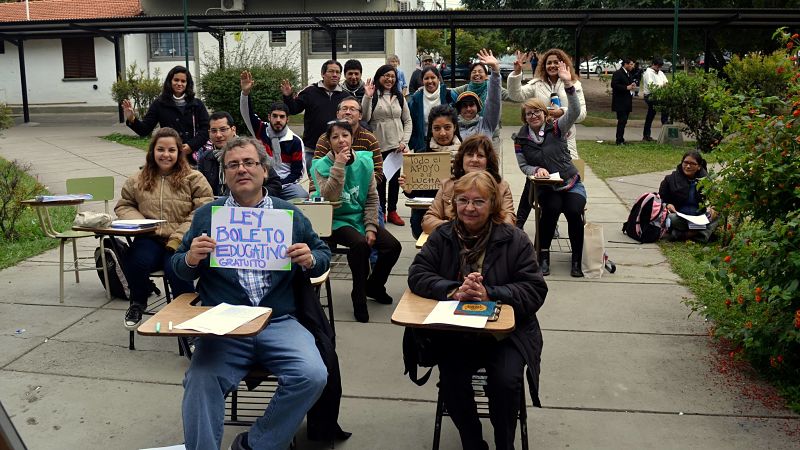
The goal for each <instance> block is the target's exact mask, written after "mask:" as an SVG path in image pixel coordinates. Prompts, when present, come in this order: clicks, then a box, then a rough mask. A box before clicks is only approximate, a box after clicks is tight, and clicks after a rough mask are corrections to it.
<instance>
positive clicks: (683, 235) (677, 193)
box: [658, 150, 719, 242]
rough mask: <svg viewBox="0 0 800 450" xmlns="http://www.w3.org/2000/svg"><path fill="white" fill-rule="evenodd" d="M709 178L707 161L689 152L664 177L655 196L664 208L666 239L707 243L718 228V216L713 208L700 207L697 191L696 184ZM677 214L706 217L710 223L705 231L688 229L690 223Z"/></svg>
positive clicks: (700, 193) (700, 200) (700, 198)
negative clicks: (662, 203) (667, 235)
mask: <svg viewBox="0 0 800 450" xmlns="http://www.w3.org/2000/svg"><path fill="white" fill-rule="evenodd" d="M706 175H708V171H707V168H706V160H705V159H703V157H702V156H700V153H699V152H698V151H696V150H691V151H688V152H686V153H684V155H683V159H681V163H680V164H678V167H676V168H675V171H673V172H672V173H671V174H669V175H667V176H666V177H664V181H662V182H661V187H659V188H658V195H659V196H660V197H661V201H662V202H664V203H665V204H666V205H667V211H669V216H667V223H668V224H669V232H670V234H669V238H670V239H671V240H674V241H685V240H687V239H692V240H694V241H698V242H708V241H709V239H711V235H712V234H714V230H715V229H716V228H717V225H718V224H719V215H718V214H717V212H716V211H714V208H712V207H710V206H709V207H705V206H701V205H702V204H703V202H704V201H705V197H703V194H702V192H700V190H699V189H698V188H697V180H699V179H701V178H705V177H706ZM677 213H682V214H687V215H690V216H698V215H701V214H705V215H706V216H708V220H709V221H710V222H709V223H708V224H707V225H706V226H705V228H704V229H691V228H689V221H688V220H686V219H684V218H683V217H681V216H679V215H678V214H677Z"/></svg>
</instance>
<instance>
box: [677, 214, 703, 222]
mask: <svg viewBox="0 0 800 450" xmlns="http://www.w3.org/2000/svg"><path fill="white" fill-rule="evenodd" d="M676 214H678V216H679V217H683V218H684V219H686V220H688V221H689V222H691V223H694V224H697V225H708V216H706V215H705V214H700V215H699V216H690V215H689V214H684V213H676Z"/></svg>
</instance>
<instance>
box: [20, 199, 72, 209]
mask: <svg viewBox="0 0 800 450" xmlns="http://www.w3.org/2000/svg"><path fill="white" fill-rule="evenodd" d="M84 201H85V200H83V199H75V200H56V201H54V202H41V201H39V200H36V199H33V198H32V199H29V200H23V201H21V202H20V203H22V204H23V205H28V206H33V207H37V206H74V205H80V204H81V203H83V202H84Z"/></svg>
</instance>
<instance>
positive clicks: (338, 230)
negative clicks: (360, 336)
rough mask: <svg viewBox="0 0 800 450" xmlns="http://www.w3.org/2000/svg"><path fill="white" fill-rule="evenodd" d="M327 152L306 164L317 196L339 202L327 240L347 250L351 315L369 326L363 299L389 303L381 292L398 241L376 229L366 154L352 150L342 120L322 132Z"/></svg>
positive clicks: (396, 254) (375, 200)
mask: <svg viewBox="0 0 800 450" xmlns="http://www.w3.org/2000/svg"><path fill="white" fill-rule="evenodd" d="M325 135H326V137H327V138H328V141H329V142H330V143H331V149H332V151H331V152H329V153H328V154H327V155H325V156H324V157H322V158H320V159H315V160H314V162H313V165H312V170H311V173H312V175H311V176H312V177H313V179H314V185H315V186H317V195H319V196H322V197H323V198H325V199H326V200H329V201H340V202H341V205H340V206H338V207H337V208H335V209H334V210H333V226H332V228H333V233H331V238H330V241H331V242H333V243H335V244H340V245H343V246H345V247H347V248H348V252H347V264H348V265H349V266H350V271H351V272H352V274H353V290H352V291H351V292H350V297H351V299H352V300H353V315H354V316H355V318H356V320H357V321H359V322H369V311H368V310H367V297H370V298H373V299H374V300H375V301H376V302H378V303H382V304H385V305H389V304H391V303H392V301H393V299H392V297H391V296H390V295H389V294H388V293H387V292H386V281H387V280H388V279H389V273H390V272H391V270H392V267H394V264H395V263H396V262H397V259H398V258H399V257H400V250H401V247H400V242H398V241H397V239H395V237H394V236H392V234H391V233H389V232H388V231H386V229H385V228H381V227H379V226H378V192H377V191H376V189H375V177H374V176H373V173H372V155H370V154H369V153H367V152H354V151H353V150H352V144H353V128H352V127H351V126H350V124H349V123H348V122H346V121H336V122H333V123H331V124H330V125H328V130H327V131H326V133H325ZM373 248H374V249H375V250H377V251H378V260H377V262H376V263H375V267H374V268H373V270H372V274H370V264H369V256H370V253H371V251H372V249H373Z"/></svg>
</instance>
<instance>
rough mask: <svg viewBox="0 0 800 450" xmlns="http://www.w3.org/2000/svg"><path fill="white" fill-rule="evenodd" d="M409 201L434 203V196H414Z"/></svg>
mask: <svg viewBox="0 0 800 450" xmlns="http://www.w3.org/2000/svg"><path fill="white" fill-rule="evenodd" d="M409 201H410V202H413V203H433V197H414V198H412V199H411V200H409Z"/></svg>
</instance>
